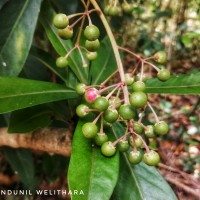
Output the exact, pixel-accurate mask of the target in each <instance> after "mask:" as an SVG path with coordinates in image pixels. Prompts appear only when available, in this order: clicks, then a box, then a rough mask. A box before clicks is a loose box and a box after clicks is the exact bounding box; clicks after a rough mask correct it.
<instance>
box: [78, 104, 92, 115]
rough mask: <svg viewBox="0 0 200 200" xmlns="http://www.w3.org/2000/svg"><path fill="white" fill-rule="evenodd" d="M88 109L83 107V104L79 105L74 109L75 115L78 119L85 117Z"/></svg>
mask: <svg viewBox="0 0 200 200" xmlns="http://www.w3.org/2000/svg"><path fill="white" fill-rule="evenodd" d="M88 109H89V107H88V106H86V105H84V104H80V105H79V106H77V108H76V114H77V115H78V116H79V117H85V116H86V115H87V114H88V113H89V112H88Z"/></svg>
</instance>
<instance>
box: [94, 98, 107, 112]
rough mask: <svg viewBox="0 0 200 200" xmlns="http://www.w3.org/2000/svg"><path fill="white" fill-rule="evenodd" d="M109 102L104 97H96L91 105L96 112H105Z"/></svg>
mask: <svg viewBox="0 0 200 200" xmlns="http://www.w3.org/2000/svg"><path fill="white" fill-rule="evenodd" d="M108 106H109V101H108V100H107V99H106V97H98V98H97V99H96V100H95V101H94V104H93V108H95V109H97V110H98V111H105V110H107V109H108Z"/></svg>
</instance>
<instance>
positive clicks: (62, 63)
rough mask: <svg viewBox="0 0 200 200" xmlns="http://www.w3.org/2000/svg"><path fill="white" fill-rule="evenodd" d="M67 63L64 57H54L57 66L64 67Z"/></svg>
mask: <svg viewBox="0 0 200 200" xmlns="http://www.w3.org/2000/svg"><path fill="white" fill-rule="evenodd" d="M67 65H68V61H67V59H66V58H65V57H59V58H57V59H56V66H57V67H59V68H65V67H67Z"/></svg>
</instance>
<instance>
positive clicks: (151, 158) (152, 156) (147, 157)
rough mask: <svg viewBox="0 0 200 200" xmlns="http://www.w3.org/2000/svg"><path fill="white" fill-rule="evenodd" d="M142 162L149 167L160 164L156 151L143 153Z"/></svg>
mask: <svg viewBox="0 0 200 200" xmlns="http://www.w3.org/2000/svg"><path fill="white" fill-rule="evenodd" d="M143 161H144V163H145V164H147V165H149V166H155V165H157V164H158V163H159V162H160V156H159V154H158V153H157V152H156V151H153V150H150V151H149V152H146V153H144V156H143Z"/></svg>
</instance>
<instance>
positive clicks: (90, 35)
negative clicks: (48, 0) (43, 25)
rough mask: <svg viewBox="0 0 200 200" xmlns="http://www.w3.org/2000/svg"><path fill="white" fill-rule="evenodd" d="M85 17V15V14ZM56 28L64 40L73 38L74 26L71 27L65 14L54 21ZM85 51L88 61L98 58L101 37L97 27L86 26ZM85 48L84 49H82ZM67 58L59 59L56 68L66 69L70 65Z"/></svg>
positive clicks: (56, 17)
mask: <svg viewBox="0 0 200 200" xmlns="http://www.w3.org/2000/svg"><path fill="white" fill-rule="evenodd" d="M83 15H84V14H83ZM53 24H54V26H55V27H56V28H57V29H58V36H59V37H60V38H62V39H64V40H67V39H71V38H72V36H73V26H70V25H69V19H68V17H67V15H65V14H63V13H59V14H56V16H55V17H54V19H53ZM83 33H84V36H85V38H86V41H85V48H84V49H85V50H86V56H87V58H88V60H90V61H92V60H95V59H96V58H97V50H98V48H99V47H100V42H99V39H98V38H99V35H100V31H99V29H98V27H97V26H95V25H93V24H90V25H88V26H86V28H85V30H84V32H83ZM82 48H83V47H82ZM68 56H69V54H67V55H66V56H64V57H63V56H61V57H58V58H57V60H56V66H57V67H59V68H65V67H67V65H68V60H67V57H68Z"/></svg>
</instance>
